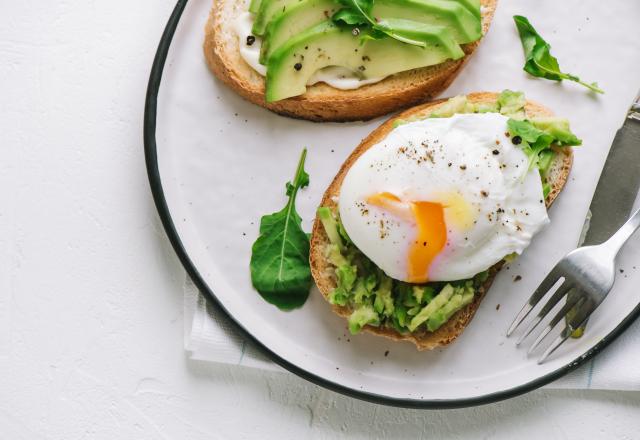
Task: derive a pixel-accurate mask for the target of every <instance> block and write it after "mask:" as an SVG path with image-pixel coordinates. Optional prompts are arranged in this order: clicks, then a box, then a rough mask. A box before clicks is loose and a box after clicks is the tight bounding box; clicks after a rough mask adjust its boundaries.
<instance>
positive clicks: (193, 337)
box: [184, 277, 640, 391]
mask: <svg viewBox="0 0 640 440" xmlns="http://www.w3.org/2000/svg"><path fill="white" fill-rule="evenodd" d="M184 317H185V321H184V322H185V324H184V325H185V327H184V346H185V349H186V350H187V352H188V353H189V356H190V358H191V359H195V360H200V361H209V362H216V363H222V364H230V365H242V366H246V367H250V368H259V369H263V370H271V371H280V372H285V371H286V370H284V369H283V368H282V367H280V366H279V365H276V364H275V363H273V362H272V361H271V360H269V359H268V358H267V357H265V356H264V355H263V354H262V352H260V351H259V350H258V349H257V348H256V347H255V346H254V345H253V343H252V342H251V341H247V340H245V339H244V338H243V337H242V336H241V335H240V334H239V332H238V331H237V330H236V328H235V325H234V324H233V323H231V322H230V321H229V318H227V317H226V316H225V315H224V313H222V312H221V311H220V310H219V309H218V308H217V307H216V306H213V305H212V304H209V303H208V302H207V301H206V300H205V298H204V297H203V296H202V294H201V293H200V292H198V289H197V288H196V287H195V286H194V284H193V283H192V282H191V280H190V279H189V278H188V277H187V278H186V279H185V282H184ZM639 335H640V321H639V322H636V323H634V324H633V325H632V326H631V328H629V329H628V330H627V331H626V332H625V333H624V334H622V335H621V336H620V337H619V338H618V339H617V340H616V341H615V342H614V343H613V344H612V345H611V346H610V347H608V348H607V349H606V351H605V352H604V353H603V354H601V355H599V356H597V358H595V359H592V360H590V361H588V362H587V363H586V364H585V365H583V366H581V367H580V368H579V369H578V370H576V371H574V372H572V373H570V374H568V375H566V376H564V377H562V378H560V379H558V380H557V381H555V382H552V383H550V384H549V385H547V386H546V387H545V388H551V389H560V388H564V389H598V390H624V391H639V390H640V344H638V336H639Z"/></svg>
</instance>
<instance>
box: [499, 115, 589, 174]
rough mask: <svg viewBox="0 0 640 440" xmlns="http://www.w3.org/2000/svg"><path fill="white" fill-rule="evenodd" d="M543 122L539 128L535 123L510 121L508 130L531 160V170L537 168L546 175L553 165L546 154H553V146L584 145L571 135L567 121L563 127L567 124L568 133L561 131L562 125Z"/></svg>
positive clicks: (563, 122)
mask: <svg viewBox="0 0 640 440" xmlns="http://www.w3.org/2000/svg"><path fill="white" fill-rule="evenodd" d="M543 122H544V123H542V124H541V125H540V128H538V127H537V126H536V122H535V121H527V120H525V121H519V120H516V119H509V120H508V121H507V129H508V131H509V134H510V135H511V139H512V141H514V143H515V141H516V138H517V139H518V141H519V144H518V145H519V147H520V148H522V150H523V151H524V152H525V153H526V155H527V157H528V158H529V169H532V168H534V167H537V168H539V169H540V171H541V173H542V174H545V172H546V171H547V169H548V168H549V165H550V163H551V157H549V155H548V154H546V153H547V152H550V153H551V152H552V150H550V147H551V144H556V145H558V146H573V145H580V144H582V141H581V140H580V139H578V138H577V137H576V136H575V135H574V134H573V133H571V131H570V130H569V123H568V122H566V121H562V124H563V125H564V124H565V123H566V129H565V130H566V131H565V130H560V128H559V126H560V123H555V124H552V123H549V122H547V121H543ZM563 128H564V127H563Z"/></svg>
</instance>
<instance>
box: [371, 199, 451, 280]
mask: <svg viewBox="0 0 640 440" xmlns="http://www.w3.org/2000/svg"><path fill="white" fill-rule="evenodd" d="M367 203H369V204H371V205H373V206H377V207H379V208H382V209H384V210H385V211H388V212H390V213H391V214H393V215H395V216H397V217H400V218H402V219H404V220H408V221H412V222H415V224H416V226H417V234H416V238H415V240H414V242H413V244H412V245H411V248H410V249H409V255H408V261H407V272H408V281H409V282H410V283H424V282H426V281H427V280H428V279H429V266H431V262H432V261H433V260H434V258H435V257H436V256H437V255H438V254H439V253H440V251H442V249H443V248H444V246H445V244H446V243H447V227H446V224H445V220H444V206H443V205H442V203H437V202H425V201H415V202H408V203H407V202H403V201H402V200H400V198H399V197H397V196H395V195H394V194H391V193H388V192H382V193H378V194H374V195H372V196H370V197H369V198H367Z"/></svg>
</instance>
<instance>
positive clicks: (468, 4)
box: [445, 0, 481, 18]
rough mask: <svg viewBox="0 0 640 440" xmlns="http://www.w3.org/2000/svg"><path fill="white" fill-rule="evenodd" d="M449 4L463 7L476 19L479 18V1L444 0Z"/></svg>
mask: <svg viewBox="0 0 640 440" xmlns="http://www.w3.org/2000/svg"><path fill="white" fill-rule="evenodd" d="M445 1H449V2H451V3H458V4H460V5H462V6H464V7H465V8H466V9H467V10H468V11H469V12H471V13H472V14H473V15H475V16H476V17H477V18H480V17H481V14H480V6H481V5H480V0H445Z"/></svg>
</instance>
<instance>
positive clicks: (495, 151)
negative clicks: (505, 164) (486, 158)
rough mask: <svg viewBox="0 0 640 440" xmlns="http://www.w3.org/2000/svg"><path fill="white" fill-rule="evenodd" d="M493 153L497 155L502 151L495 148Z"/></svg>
mask: <svg viewBox="0 0 640 440" xmlns="http://www.w3.org/2000/svg"><path fill="white" fill-rule="evenodd" d="M492 153H493V155H494V156H497V155H498V154H500V152H499V151H498V150H493V151H492Z"/></svg>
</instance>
